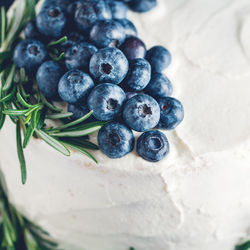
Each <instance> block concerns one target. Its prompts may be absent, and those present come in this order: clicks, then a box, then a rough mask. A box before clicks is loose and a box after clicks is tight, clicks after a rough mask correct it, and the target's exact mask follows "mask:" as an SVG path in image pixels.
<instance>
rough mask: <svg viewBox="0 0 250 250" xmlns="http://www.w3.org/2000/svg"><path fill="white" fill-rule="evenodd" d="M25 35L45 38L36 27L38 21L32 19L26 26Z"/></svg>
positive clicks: (40, 38)
mask: <svg viewBox="0 0 250 250" xmlns="http://www.w3.org/2000/svg"><path fill="white" fill-rule="evenodd" d="M24 35H25V38H26V39H37V40H44V37H43V35H42V34H41V33H40V32H39V31H38V29H37V27H36V21H30V22H28V23H27V25H26V26H25V28H24Z"/></svg>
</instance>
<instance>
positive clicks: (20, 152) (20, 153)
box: [16, 122, 27, 184]
mask: <svg viewBox="0 0 250 250" xmlns="http://www.w3.org/2000/svg"><path fill="white" fill-rule="evenodd" d="M16 143H17V155H18V158H19V162H20V167H21V176H22V183H23V184H25V183H26V178H27V176H26V163H25V158H24V154H23V147H22V138H21V128H20V122H17V124H16Z"/></svg>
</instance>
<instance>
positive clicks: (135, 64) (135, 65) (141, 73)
mask: <svg viewBox="0 0 250 250" xmlns="http://www.w3.org/2000/svg"><path fill="white" fill-rule="evenodd" d="M129 66H130V67H129V71H128V74H127V76H126V78H125V80H124V83H123V86H124V87H125V88H127V89H129V90H132V91H141V90H143V89H144V88H145V87H146V86H147V85H148V83H149V81H150V78H151V66H150V64H149V62H148V61H147V60H145V59H143V58H137V59H133V60H132V61H130V63H129Z"/></svg>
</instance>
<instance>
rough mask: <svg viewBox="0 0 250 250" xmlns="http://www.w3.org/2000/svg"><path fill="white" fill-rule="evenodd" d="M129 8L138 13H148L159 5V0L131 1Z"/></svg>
mask: <svg viewBox="0 0 250 250" xmlns="http://www.w3.org/2000/svg"><path fill="white" fill-rule="evenodd" d="M128 4H129V8H130V9H131V10H133V11H136V12H141V13H142V12H147V11H150V10H151V9H153V8H154V7H155V6H156V5H157V0H131V1H130V2H129V3H128Z"/></svg>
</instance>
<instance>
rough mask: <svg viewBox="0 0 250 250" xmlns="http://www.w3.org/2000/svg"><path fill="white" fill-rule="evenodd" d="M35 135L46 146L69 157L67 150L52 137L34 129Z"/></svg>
mask: <svg viewBox="0 0 250 250" xmlns="http://www.w3.org/2000/svg"><path fill="white" fill-rule="evenodd" d="M35 131H36V133H37V134H38V135H39V136H40V137H41V139H43V140H44V141H45V142H46V143H47V144H48V145H50V146H51V147H53V148H54V149H56V150H57V151H59V152H61V153H62V154H64V155H66V156H70V152H69V150H68V149H67V148H66V147H65V146H64V145H63V144H62V143H60V142H59V141H58V140H56V139H55V138H53V137H52V136H50V135H48V134H47V133H45V132H44V131H42V130H38V129H35Z"/></svg>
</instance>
